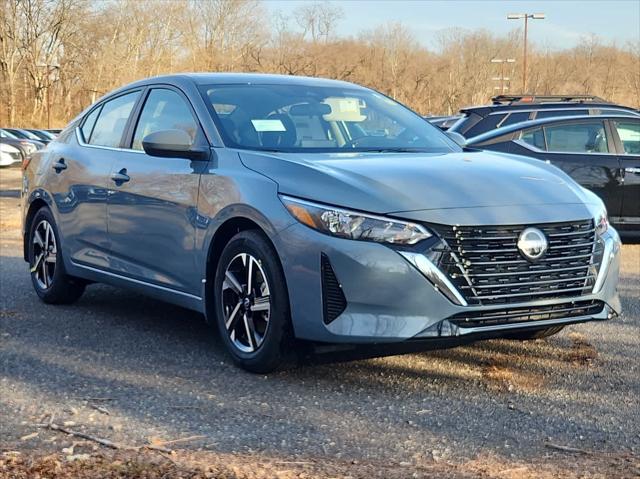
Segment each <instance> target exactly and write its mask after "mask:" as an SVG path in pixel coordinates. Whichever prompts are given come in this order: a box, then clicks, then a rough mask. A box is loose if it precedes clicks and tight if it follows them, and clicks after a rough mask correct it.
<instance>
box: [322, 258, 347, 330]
mask: <svg viewBox="0 0 640 479" xmlns="http://www.w3.org/2000/svg"><path fill="white" fill-rule="evenodd" d="M320 274H321V275H322V306H323V313H324V322H325V324H329V323H330V322H332V321H333V320H334V319H336V318H337V317H338V316H340V315H341V314H342V312H343V311H344V310H345V309H346V307H347V300H346V298H345V297H344V293H343V292H342V287H341V286H340V282H339V281H338V278H337V277H336V273H335V272H334V271H333V268H332V267H331V263H330V262H329V258H328V257H327V255H326V254H324V253H322V254H321V255H320Z"/></svg>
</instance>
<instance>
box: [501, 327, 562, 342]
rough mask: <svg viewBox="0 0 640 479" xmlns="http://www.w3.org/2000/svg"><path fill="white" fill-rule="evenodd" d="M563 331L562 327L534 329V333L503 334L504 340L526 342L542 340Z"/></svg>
mask: <svg viewBox="0 0 640 479" xmlns="http://www.w3.org/2000/svg"><path fill="white" fill-rule="evenodd" d="M563 329H564V326H554V327H552V328H545V329H536V330H534V331H520V332H517V333H509V334H505V336H504V338H505V339H514V340H518V341H528V340H531V339H542V338H548V337H549V336H553V335H554V334H558V333H559V332H560V331H562V330H563Z"/></svg>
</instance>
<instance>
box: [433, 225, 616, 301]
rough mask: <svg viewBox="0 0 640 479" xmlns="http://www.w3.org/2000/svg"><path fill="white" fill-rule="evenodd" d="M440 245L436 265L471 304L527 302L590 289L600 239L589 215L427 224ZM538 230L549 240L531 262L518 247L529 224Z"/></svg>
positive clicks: (579, 294) (589, 290)
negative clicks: (528, 221) (505, 222)
mask: <svg viewBox="0 0 640 479" xmlns="http://www.w3.org/2000/svg"><path fill="white" fill-rule="evenodd" d="M429 226H430V227H431V228H432V229H434V230H435V231H436V232H437V233H438V235H439V236H440V238H441V239H442V240H443V244H441V245H440V247H439V248H437V249H434V251H436V252H438V253H439V254H440V259H439V263H438V266H439V268H441V270H442V271H443V272H444V273H445V274H446V275H447V276H448V277H449V278H450V279H451V281H452V283H453V284H454V285H455V287H456V288H457V289H458V290H459V291H460V292H461V294H462V295H463V296H464V298H465V300H466V301H467V302H468V304H469V305H470V306H474V305H478V306H480V305H496V304H510V303H523V302H524V303H526V302H527V301H537V300H542V299H555V298H561V297H576V296H583V295H586V294H590V293H591V292H592V290H593V287H594V285H595V283H596V280H597V274H598V269H599V266H600V258H601V256H602V250H603V247H602V244H601V241H597V239H596V234H595V229H594V225H593V220H590V219H589V220H582V221H572V222H564V223H548V224H542V225H535V224H534V225H515V226H490V227H483V226H443V225H429ZM531 226H534V227H536V228H538V229H540V230H541V231H542V232H543V233H544V234H545V236H546V237H547V239H548V241H549V248H548V250H547V252H546V253H545V255H544V256H543V257H542V258H540V259H539V260H537V261H535V262H530V261H529V260H527V259H525V258H524V257H523V256H522V255H521V254H520V252H519V250H518V248H517V241H518V237H519V235H520V233H521V232H522V231H523V230H524V229H525V228H527V227H531Z"/></svg>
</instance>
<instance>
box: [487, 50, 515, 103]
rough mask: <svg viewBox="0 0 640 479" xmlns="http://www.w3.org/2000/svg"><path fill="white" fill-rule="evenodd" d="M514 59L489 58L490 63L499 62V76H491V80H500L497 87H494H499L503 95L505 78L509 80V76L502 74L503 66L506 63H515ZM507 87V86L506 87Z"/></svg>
mask: <svg viewBox="0 0 640 479" xmlns="http://www.w3.org/2000/svg"><path fill="white" fill-rule="evenodd" d="M515 62H516V61H515V59H514V58H506V59H505V58H492V59H491V63H499V64H500V76H499V77H493V81H500V86H499V87H495V89H496V90H497V89H500V94H501V95H504V91H505V84H504V82H505V81H506V80H509V81H510V80H511V78H509V77H505V76H504V66H505V64H506V63H515ZM506 89H508V87H507V88H506Z"/></svg>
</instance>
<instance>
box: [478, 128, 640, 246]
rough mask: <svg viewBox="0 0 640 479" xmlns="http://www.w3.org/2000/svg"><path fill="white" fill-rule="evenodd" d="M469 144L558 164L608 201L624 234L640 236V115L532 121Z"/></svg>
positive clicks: (485, 136) (499, 130) (618, 226)
mask: <svg viewBox="0 0 640 479" xmlns="http://www.w3.org/2000/svg"><path fill="white" fill-rule="evenodd" d="M466 146H468V147H473V148H478V149H483V150H493V151H501V152H505V153H511V154H517V155H524V156H529V157H533V158H537V159H540V160H544V161H547V162H549V163H552V164H553V165H555V166H557V167H558V168H560V169H562V170H564V171H565V172H566V173H567V174H568V175H569V176H571V177H572V178H573V179H574V180H575V181H577V182H578V183H579V184H580V185H582V186H584V187H585V188H587V189H589V190H591V191H593V192H594V193H596V194H597V195H598V196H600V197H601V198H602V199H603V200H604V202H605V205H606V206H607V210H608V211H609V221H611V223H613V224H614V225H615V227H616V228H617V229H618V230H619V231H620V233H622V234H626V235H633V236H638V235H640V117H632V116H625V115H615V116H614V115H603V116H597V117H596V116H590V115H582V116H575V117H572V116H568V117H559V118H546V119H541V120H533V121H527V122H524V123H519V124H517V125H512V126H507V127H502V128H498V129H496V130H492V131H490V132H487V133H484V134H482V135H479V136H476V137H474V138H470V139H468V140H467V143H466ZM550 207H552V206H550Z"/></svg>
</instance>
